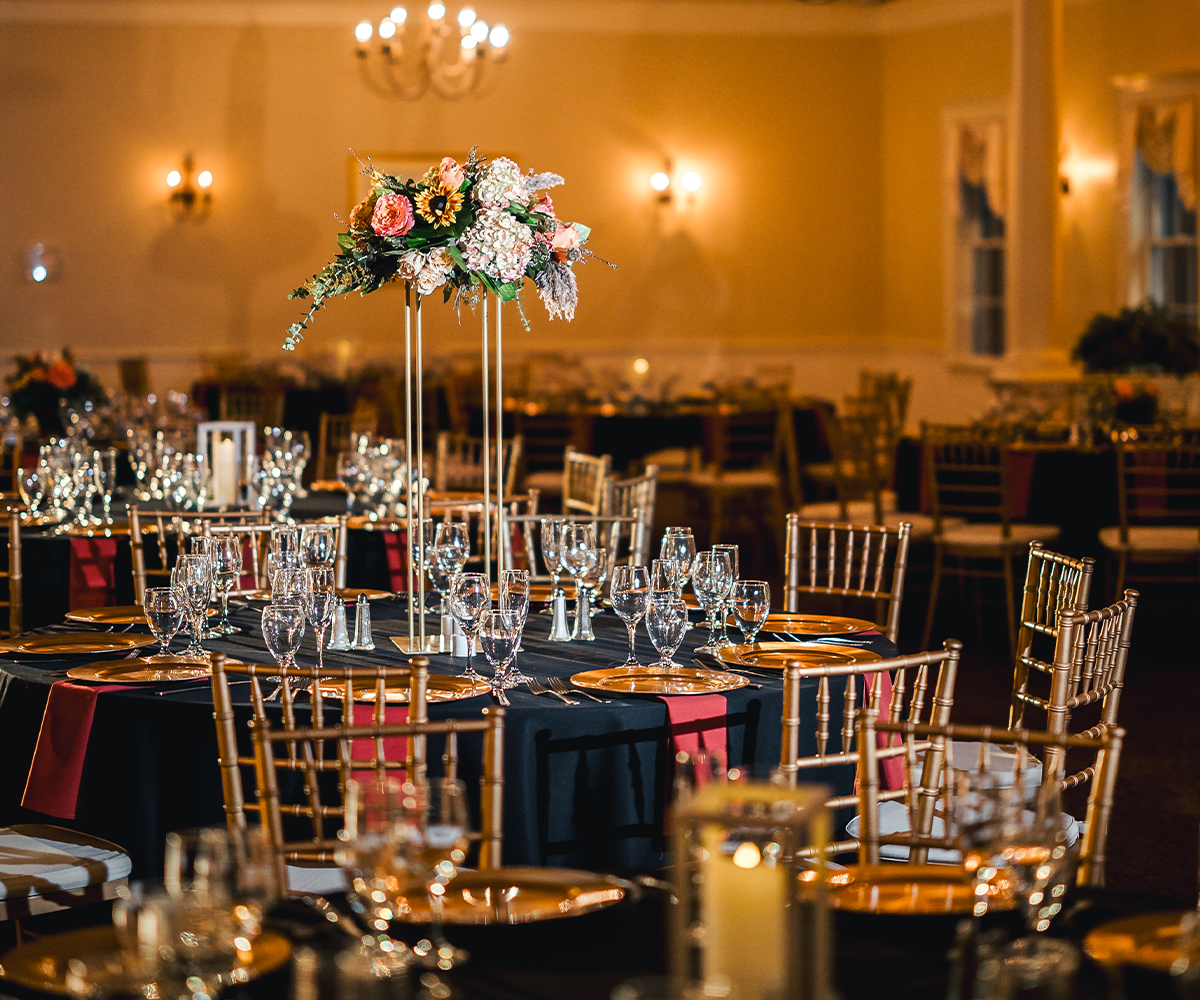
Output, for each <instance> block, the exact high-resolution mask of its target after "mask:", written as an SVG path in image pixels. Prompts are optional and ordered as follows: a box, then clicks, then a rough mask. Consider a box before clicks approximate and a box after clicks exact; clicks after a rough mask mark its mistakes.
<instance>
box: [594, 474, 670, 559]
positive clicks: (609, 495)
mask: <svg viewBox="0 0 1200 1000" xmlns="http://www.w3.org/2000/svg"><path fill="white" fill-rule="evenodd" d="M657 495H658V466H657V465H647V466H646V471H645V472H644V473H643V474H642V475H640V476H635V477H633V478H632V479H614V478H611V477H610V478H609V480H608V484H607V487H606V494H605V498H604V504H603V507H602V513H605V514H617V515H619V516H621V517H636V518H637V519H638V521H637V523H636V524H635V525H634V526H633V535H632V537H631V538H630V540H629V563H630V565H633V566H649V565H650V559H649V544H650V529H651V527H652V525H653V524H654V504H655V500H656V498H657Z"/></svg>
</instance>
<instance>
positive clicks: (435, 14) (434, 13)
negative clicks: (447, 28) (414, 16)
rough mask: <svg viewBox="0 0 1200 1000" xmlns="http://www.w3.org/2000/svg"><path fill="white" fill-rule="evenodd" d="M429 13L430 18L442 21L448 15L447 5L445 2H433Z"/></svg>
mask: <svg viewBox="0 0 1200 1000" xmlns="http://www.w3.org/2000/svg"><path fill="white" fill-rule="evenodd" d="M427 13H428V14H429V20H431V21H440V20H441V19H442V18H443V17H445V16H446V5H445V4H444V3H431V4H430V5H429V10H428V11H427Z"/></svg>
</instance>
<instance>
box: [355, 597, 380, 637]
mask: <svg viewBox="0 0 1200 1000" xmlns="http://www.w3.org/2000/svg"><path fill="white" fill-rule="evenodd" d="M350 648H351V649H374V648H375V640H374V639H372V638H371V605H370V604H368V603H367V595H366V594H359V595H358V601H357V602H356V603H355V605H354V642H353V643H352V644H351V646H350Z"/></svg>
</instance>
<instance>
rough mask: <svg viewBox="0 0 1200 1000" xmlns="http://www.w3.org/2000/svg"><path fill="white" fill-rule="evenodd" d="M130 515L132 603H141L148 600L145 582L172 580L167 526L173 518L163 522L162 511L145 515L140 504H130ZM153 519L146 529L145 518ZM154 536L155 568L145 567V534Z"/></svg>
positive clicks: (128, 508)
mask: <svg viewBox="0 0 1200 1000" xmlns="http://www.w3.org/2000/svg"><path fill="white" fill-rule="evenodd" d="M126 509H127V510H128V513H129V547H130V551H131V555H132V557H133V559H132V562H133V600H134V603H135V604H142V603H143V602H144V601H145V599H146V581H147V580H148V579H151V578H153V579H154V581H155V583H156V584H158V583H159V582H160V581H162V580H169V579H170V578H171V561H170V555H169V553H168V550H167V526H168V525H169V524H170V515H168V516H167V518H166V519H165V520H164V518H163V514H162V511H149V512H146V513H143V512H142V511H141V510H139V508H138V505H137V504H135V503H131V504H129V505H128V506H127V508H126ZM146 517H148V518H150V521H151V523H150V524H149V525H148V526H147V525H146V524H145V523H144V522H143V518H146ZM148 534H153V535H154V540H155V546H154V550H153V551H154V554H155V563H156V564H155V565H151V566H147V565H146V535H148Z"/></svg>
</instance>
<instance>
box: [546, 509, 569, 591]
mask: <svg viewBox="0 0 1200 1000" xmlns="http://www.w3.org/2000/svg"><path fill="white" fill-rule="evenodd" d="M566 524H567V522H566V521H565V520H564V519H563V518H561V517H544V518H542V524H541V542H542V560H543V561H544V562H545V564H546V572H547V573H549V574H550V581H551V587H550V600H549V601H548V602H547V604H546V607H545V608H544V609H543V611H542V613H543V614H553V613H554V600H555V598H557V597H559V596H560V595H562V593H563V589H562V585H561V583H560V582H559V580H560V579H561V578H562V571H563V564H562V534H563V528H565V527H566Z"/></svg>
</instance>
